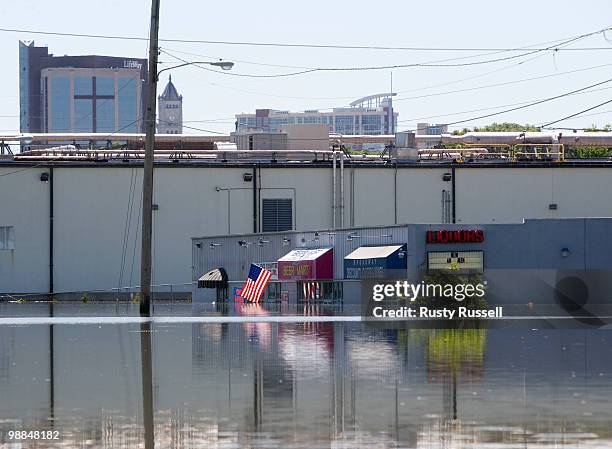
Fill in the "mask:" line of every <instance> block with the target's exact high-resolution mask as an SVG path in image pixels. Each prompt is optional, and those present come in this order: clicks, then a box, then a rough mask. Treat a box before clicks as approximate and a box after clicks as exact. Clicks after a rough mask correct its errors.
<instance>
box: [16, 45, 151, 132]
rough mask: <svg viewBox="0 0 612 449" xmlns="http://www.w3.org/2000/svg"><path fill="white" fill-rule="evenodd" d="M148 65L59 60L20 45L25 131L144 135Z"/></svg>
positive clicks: (128, 60) (127, 61) (94, 58)
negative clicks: (139, 133) (143, 118)
mask: <svg viewBox="0 0 612 449" xmlns="http://www.w3.org/2000/svg"><path fill="white" fill-rule="evenodd" d="M147 79H148V77H147V60H146V59H139V58H125V57H116V56H98V55H86V56H54V55H53V54H50V53H49V50H48V48H47V47H37V46H35V45H34V42H19V100H20V130H21V132H29V133H41V132H61V133H64V132H68V133H70V132H75V133H91V132H99V133H105V132H109V133H112V132H126V133H130V132H142V130H143V127H142V122H143V120H142V118H141V116H142V114H143V111H144V100H145V97H146V92H147V89H148V83H147Z"/></svg>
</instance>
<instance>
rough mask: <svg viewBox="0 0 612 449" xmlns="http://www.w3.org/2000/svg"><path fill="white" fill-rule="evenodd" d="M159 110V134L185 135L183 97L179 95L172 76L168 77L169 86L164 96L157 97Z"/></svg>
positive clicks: (167, 85) (163, 93)
mask: <svg viewBox="0 0 612 449" xmlns="http://www.w3.org/2000/svg"><path fill="white" fill-rule="evenodd" d="M157 99H158V101H157V108H158V113H157V116H158V122H157V133H158V134H182V133H183V96H182V95H180V94H179V93H178V91H177V90H176V87H175V86H174V83H173V82H172V75H170V76H169V77H168V84H166V87H165V88H164V91H163V92H162V94H161V95H160V96H159V97H157Z"/></svg>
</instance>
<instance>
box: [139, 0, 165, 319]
mask: <svg viewBox="0 0 612 449" xmlns="http://www.w3.org/2000/svg"><path fill="white" fill-rule="evenodd" d="M159 2H160V0H152V2H151V30H150V32H149V73H148V77H149V90H148V92H147V102H146V110H145V117H144V125H145V132H146V138H145V159H144V176H143V179H142V253H141V257H140V315H141V316H151V265H152V258H151V245H152V241H151V236H152V234H153V159H154V151H155V108H156V107H157V75H158V74H157V56H158V53H159V49H158V39H157V38H158V33H159Z"/></svg>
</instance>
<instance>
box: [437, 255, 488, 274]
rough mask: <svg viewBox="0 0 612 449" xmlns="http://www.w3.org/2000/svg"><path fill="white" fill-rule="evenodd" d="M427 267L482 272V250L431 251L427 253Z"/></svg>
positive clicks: (461, 271) (450, 270)
mask: <svg viewBox="0 0 612 449" xmlns="http://www.w3.org/2000/svg"><path fill="white" fill-rule="evenodd" d="M427 269H428V270H430V271H446V272H456V273H466V272H467V273H482V272H483V271H484V253H483V252H482V251H430V252H428V253H427Z"/></svg>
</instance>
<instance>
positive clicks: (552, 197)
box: [456, 167, 612, 223]
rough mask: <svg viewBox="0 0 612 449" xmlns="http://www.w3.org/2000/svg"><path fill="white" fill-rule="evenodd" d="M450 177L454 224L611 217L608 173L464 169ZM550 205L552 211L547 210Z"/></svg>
mask: <svg viewBox="0 0 612 449" xmlns="http://www.w3.org/2000/svg"><path fill="white" fill-rule="evenodd" d="M456 173H457V174H456V177H457V179H456V185H457V190H456V202H457V206H456V208H457V222H458V223H519V222H521V221H522V220H523V219H524V218H569V217H610V216H612V199H611V197H610V191H611V190H612V169H609V168H582V169H580V168H561V167H555V168H524V169H516V168H490V169H468V168H466V169H460V170H457V172H456ZM552 203H554V204H557V210H550V209H549V204H552Z"/></svg>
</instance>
